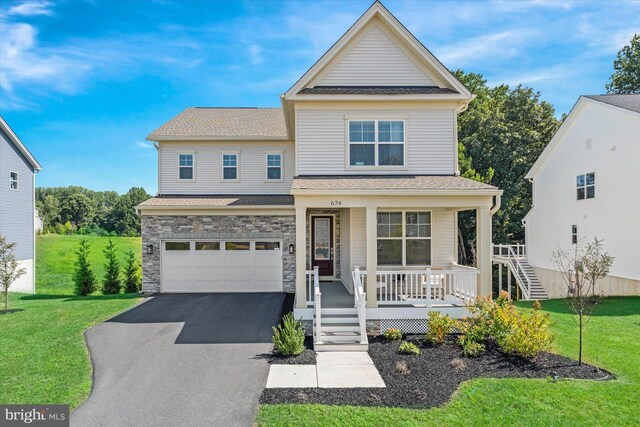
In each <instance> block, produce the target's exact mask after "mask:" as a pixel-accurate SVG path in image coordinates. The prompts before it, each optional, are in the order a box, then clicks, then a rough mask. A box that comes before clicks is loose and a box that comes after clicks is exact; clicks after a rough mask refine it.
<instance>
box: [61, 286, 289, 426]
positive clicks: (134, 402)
mask: <svg viewBox="0 0 640 427" xmlns="http://www.w3.org/2000/svg"><path fill="white" fill-rule="evenodd" d="M283 299H284V294H275V293H272V294H163V295H157V296H154V297H152V298H149V299H148V300H146V301H145V302H144V303H142V304H140V305H138V306H136V307H134V308H132V309H131V310H129V311H127V312H125V313H123V314H120V315H118V316H116V317H114V318H113V319H110V320H108V321H106V322H104V323H102V324H100V325H96V326H95V327H93V328H91V329H89V330H88V331H87V332H86V334H85V336H86V340H87V345H88V347H89V351H90V353H91V357H92V361H93V367H94V383H93V390H92V391H91V395H90V396H89V398H88V399H87V401H85V402H84V403H83V404H82V405H80V406H79V407H78V408H77V409H76V410H75V411H73V413H72V414H71V425H72V426H74V427H75V426H78V427H81V426H171V427H175V426H182V425H185V426H251V425H252V424H253V422H254V418H255V414H256V411H257V407H258V397H259V396H260V393H261V392H262V390H263V388H264V386H265V384H266V381H267V375H268V373H269V365H268V363H267V361H266V359H265V358H264V355H265V354H266V353H269V352H270V350H271V348H272V345H271V335H272V331H271V326H273V325H275V324H277V323H278V321H279V318H280V314H281V308H282V302H283Z"/></svg>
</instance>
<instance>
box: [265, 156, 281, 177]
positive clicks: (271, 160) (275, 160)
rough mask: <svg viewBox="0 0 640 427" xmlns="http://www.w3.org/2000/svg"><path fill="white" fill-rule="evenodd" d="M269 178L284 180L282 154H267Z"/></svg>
mask: <svg viewBox="0 0 640 427" xmlns="http://www.w3.org/2000/svg"><path fill="white" fill-rule="evenodd" d="M267 179H268V180H272V181H280V180H282V154H267Z"/></svg>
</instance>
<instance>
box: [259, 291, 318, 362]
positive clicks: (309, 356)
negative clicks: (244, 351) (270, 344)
mask: <svg viewBox="0 0 640 427" xmlns="http://www.w3.org/2000/svg"><path fill="white" fill-rule="evenodd" d="M294 301H295V294H285V297H284V301H283V302H282V316H284V315H285V314H287V313H289V312H292V311H293V303H294ZM282 316H281V317H282ZM264 356H266V357H265V358H266V359H267V360H268V361H269V363H270V364H272V365H315V364H316V352H315V351H313V337H306V338H305V339H304V351H303V352H302V353H301V354H299V355H297V356H293V357H289V356H283V355H281V354H280V353H278V351H277V350H276V349H275V348H274V349H273V352H272V353H271V354H267V355H264Z"/></svg>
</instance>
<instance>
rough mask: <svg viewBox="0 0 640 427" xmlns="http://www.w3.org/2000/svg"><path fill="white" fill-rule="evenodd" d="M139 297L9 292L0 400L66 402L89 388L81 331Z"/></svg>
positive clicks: (1, 335)
mask: <svg viewBox="0 0 640 427" xmlns="http://www.w3.org/2000/svg"><path fill="white" fill-rule="evenodd" d="M139 300H140V298H139V295H137V294H120V295H95V296H88V297H74V296H69V295H24V294H11V295H10V300H9V301H10V302H9V309H10V310H11V309H13V310H14V312H12V313H9V314H0V342H1V343H2V344H1V345H0V403H4V404H7V403H21V404H56V403H59V404H69V405H71V408H75V407H76V406H78V404H80V402H82V401H83V400H84V399H86V398H87V396H88V395H89V391H90V390H91V372H92V368H91V362H90V359H89V354H88V351H87V348H86V345H85V342H84V335H83V332H84V331H85V329H87V328H89V327H91V326H93V325H95V324H97V323H100V322H102V321H104V320H106V319H108V318H110V317H112V316H113V315H115V314H116V313H118V312H120V311H122V310H125V309H127V308H129V307H131V306H132V305H134V304H135V303H136V302H138V301H139Z"/></svg>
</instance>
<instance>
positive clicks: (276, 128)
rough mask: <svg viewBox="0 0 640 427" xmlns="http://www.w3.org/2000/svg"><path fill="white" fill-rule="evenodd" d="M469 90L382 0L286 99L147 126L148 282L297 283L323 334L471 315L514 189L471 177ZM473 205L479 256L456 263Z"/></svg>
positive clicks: (488, 281) (302, 307)
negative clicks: (463, 125)
mask: <svg viewBox="0 0 640 427" xmlns="http://www.w3.org/2000/svg"><path fill="white" fill-rule="evenodd" d="M472 99H473V95H472V94H471V93H470V92H469V90H468V89H467V88H465V87H464V86H463V85H462V84H461V83H460V82H459V81H458V80H457V79H456V78H455V77H454V76H453V75H452V74H451V73H450V72H449V70H448V69H447V68H446V67H445V66H443V65H442V64H441V63H440V62H439V61H438V60H437V59H436V58H435V57H434V56H433V55H432V54H431V52H429V51H428V50H427V49H426V48H425V47H424V45H422V44H421V43H420V42H419V41H418V40H417V39H416V38H415V37H414V36H413V35H412V34H411V33H410V32H409V31H408V30H407V29H406V28H405V27H404V26H403V25H402V24H401V23H400V22H398V20H397V19H396V18H395V17H394V16H393V15H392V14H391V13H390V12H389V11H388V10H387V9H386V8H384V6H382V4H380V3H379V2H375V3H374V4H373V5H372V6H371V7H370V8H369V9H368V10H367V11H366V12H365V13H364V14H363V15H362V17H360V18H359V19H358V21H357V22H356V23H355V24H354V25H353V26H352V27H351V28H350V29H349V30H348V31H347V32H346V33H345V34H344V35H343V36H342V37H341V38H340V39H339V40H338V41H337V42H336V43H335V44H334V45H333V46H332V47H331V48H330V49H329V50H328V51H327V52H326V53H325V54H324V55H323V56H322V57H321V58H320V59H319V60H318V62H316V63H315V64H314V65H313V66H312V67H311V68H310V69H309V70H308V71H307V72H306V73H305V74H304V75H303V76H302V77H301V78H300V79H299V80H298V81H297V82H295V84H294V85H293V86H292V87H291V88H290V89H289V90H288V91H287V92H286V93H284V94H282V95H281V96H280V100H281V103H282V108H244V109H243V108H189V109H187V110H185V111H184V112H182V113H181V114H179V115H178V116H177V117H175V118H173V119H172V120H170V121H169V122H167V123H165V124H164V125H163V126H161V127H160V128H158V129H157V130H155V131H153V132H152V133H151V134H150V135H149V136H148V137H147V139H149V140H151V141H154V144H155V145H156V147H157V149H158V192H159V194H158V196H157V197H154V198H152V199H149V200H147V201H145V202H144V203H142V204H140V205H139V206H138V207H137V208H138V212H139V213H140V215H141V217H142V243H143V257H142V261H143V280H142V283H143V290H144V291H145V292H245V293H250V292H283V291H285V292H295V298H296V301H295V310H294V312H295V316H296V318H302V319H303V323H304V325H305V327H306V328H307V332H308V333H311V331H312V330H313V332H314V335H315V342H316V344H317V346H324V347H323V348H324V349H332V348H336V346H338V347H340V346H342V348H343V349H344V348H345V347H344V346H351V347H346V348H348V349H361V348H362V346H365V347H366V343H367V338H366V332H370V333H380V332H381V331H384V330H386V329H387V328H389V327H400V328H402V329H403V330H404V331H405V332H420V331H422V332H424V330H425V327H426V320H425V319H426V317H427V312H428V311H432V310H438V311H443V312H446V313H449V314H451V315H452V316H454V317H460V316H462V315H465V314H466V313H467V311H466V309H465V303H466V302H468V301H470V300H472V299H474V298H475V296H477V295H490V294H491V289H492V277H491V274H492V266H491V217H492V214H493V213H495V212H496V211H497V210H498V209H499V207H500V195H501V194H502V191H501V190H499V189H498V188H496V187H493V186H491V185H487V184H483V183H480V182H476V181H472V180H469V179H465V178H462V177H460V176H459V171H458V158H457V153H458V149H457V147H458V145H457V142H458V141H457V116H458V114H459V113H461V112H463V111H464V110H465V109H466V108H467V105H468V104H469V102H471V101H472ZM465 210H475V211H476V212H477V216H476V218H477V231H478V233H477V242H478V244H477V247H478V263H477V266H476V267H477V268H471V267H465V266H461V265H458V264H457V260H458V251H457V227H458V223H457V217H458V212H460V211H465ZM321 280H322V281H323V283H320V281H321ZM354 306H356V307H357V310H356V309H355V308H354ZM336 316H338V317H336ZM340 323H346V325H340ZM339 332H344V333H345V334H346V335H344V336H338V335H337V334H338V333H339ZM316 348H319V347H316Z"/></svg>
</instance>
